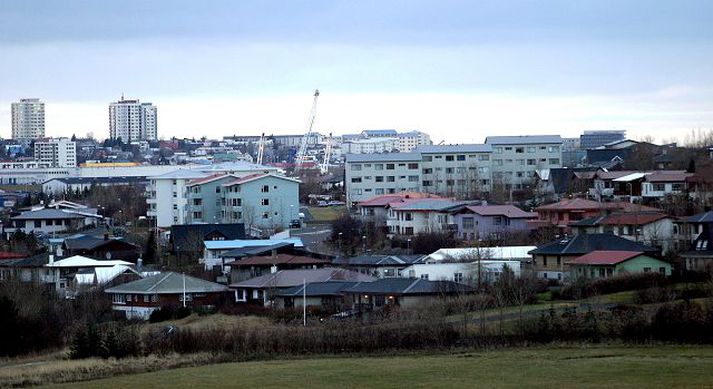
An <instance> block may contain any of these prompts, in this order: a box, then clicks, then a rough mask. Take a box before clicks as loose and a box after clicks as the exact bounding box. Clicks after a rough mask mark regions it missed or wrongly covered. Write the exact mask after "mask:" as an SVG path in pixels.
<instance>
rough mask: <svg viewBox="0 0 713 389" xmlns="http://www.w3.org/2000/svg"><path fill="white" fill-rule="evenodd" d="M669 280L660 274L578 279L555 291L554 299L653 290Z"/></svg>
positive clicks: (571, 298) (574, 298) (575, 298)
mask: <svg viewBox="0 0 713 389" xmlns="http://www.w3.org/2000/svg"><path fill="white" fill-rule="evenodd" d="M668 284H669V280H667V279H666V277H665V276H663V275H661V274H659V273H638V274H627V275H621V276H616V277H611V278H600V279H595V280H587V279H585V278H581V277H580V278H577V279H576V280H574V282H573V283H571V284H570V285H567V286H565V287H562V288H561V289H559V290H556V291H553V293H552V298H553V299H565V300H577V299H580V298H587V297H592V296H596V295H600V294H609V293H617V292H624V291H628V290H637V289H644V288H651V287H654V286H665V285H668Z"/></svg>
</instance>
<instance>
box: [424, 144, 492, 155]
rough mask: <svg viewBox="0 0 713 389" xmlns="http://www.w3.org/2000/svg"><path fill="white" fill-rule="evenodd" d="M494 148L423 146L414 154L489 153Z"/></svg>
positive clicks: (473, 145) (484, 145)
mask: <svg viewBox="0 0 713 389" xmlns="http://www.w3.org/2000/svg"><path fill="white" fill-rule="evenodd" d="M491 151H493V148H492V147H491V146H490V145H487V144H462V145H422V146H418V147H416V148H415V149H414V150H413V152H416V153H422V154H437V153H489V152H491Z"/></svg>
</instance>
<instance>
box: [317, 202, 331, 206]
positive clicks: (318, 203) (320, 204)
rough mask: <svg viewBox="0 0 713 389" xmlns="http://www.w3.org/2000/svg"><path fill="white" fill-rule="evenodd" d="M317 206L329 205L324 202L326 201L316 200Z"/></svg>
mask: <svg viewBox="0 0 713 389" xmlns="http://www.w3.org/2000/svg"><path fill="white" fill-rule="evenodd" d="M317 206H318V207H328V206H329V203H328V202H326V201H318V202H317Z"/></svg>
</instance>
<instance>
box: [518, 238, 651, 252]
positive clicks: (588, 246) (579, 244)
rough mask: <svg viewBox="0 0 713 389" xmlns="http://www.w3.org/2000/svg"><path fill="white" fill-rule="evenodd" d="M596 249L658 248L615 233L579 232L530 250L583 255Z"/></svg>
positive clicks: (639, 250) (628, 249) (638, 249)
mask: <svg viewBox="0 0 713 389" xmlns="http://www.w3.org/2000/svg"><path fill="white" fill-rule="evenodd" d="M596 250H615V251H637V252H645V253H656V252H658V250H657V249H655V248H653V247H650V246H646V245H644V244H642V243H639V242H634V241H631V240H628V239H624V238H621V237H618V236H616V235H613V234H578V235H574V236H571V237H570V236H565V237H563V238H558V239H555V240H553V241H551V242H549V243H545V244H543V245H541V246H538V247H537V248H536V249H535V250H532V251H530V254H534V255H583V254H587V253H590V252H592V251H596Z"/></svg>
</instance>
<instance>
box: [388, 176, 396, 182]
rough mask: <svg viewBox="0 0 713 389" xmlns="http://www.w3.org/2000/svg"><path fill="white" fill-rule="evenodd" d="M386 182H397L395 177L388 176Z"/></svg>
mask: <svg viewBox="0 0 713 389" xmlns="http://www.w3.org/2000/svg"><path fill="white" fill-rule="evenodd" d="M386 182H396V177H395V176H386Z"/></svg>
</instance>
